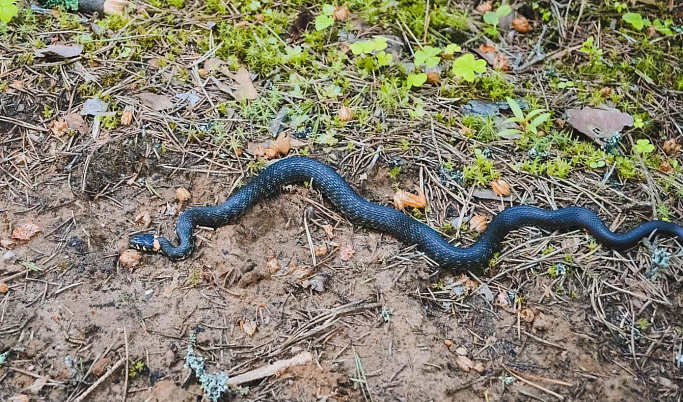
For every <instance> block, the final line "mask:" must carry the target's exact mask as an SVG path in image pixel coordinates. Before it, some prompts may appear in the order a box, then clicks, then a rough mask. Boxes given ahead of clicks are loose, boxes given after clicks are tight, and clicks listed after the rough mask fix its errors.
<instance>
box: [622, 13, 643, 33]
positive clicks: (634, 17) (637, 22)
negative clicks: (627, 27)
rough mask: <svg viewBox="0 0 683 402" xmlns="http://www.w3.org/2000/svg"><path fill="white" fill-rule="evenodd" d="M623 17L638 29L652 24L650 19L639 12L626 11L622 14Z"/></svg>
mask: <svg viewBox="0 0 683 402" xmlns="http://www.w3.org/2000/svg"><path fill="white" fill-rule="evenodd" d="M621 19H623V20H624V21H626V22H628V23H629V24H631V26H632V27H633V28H635V29H636V30H637V31H640V30H641V29H643V27H649V26H650V20H648V19H647V18H643V16H642V15H640V14H639V13H626V14H624V15H622V16H621Z"/></svg>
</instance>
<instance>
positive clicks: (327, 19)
mask: <svg viewBox="0 0 683 402" xmlns="http://www.w3.org/2000/svg"><path fill="white" fill-rule="evenodd" d="M332 24H334V17H331V16H329V15H324V14H321V15H319V16H317V17H315V29H316V31H324V30H326V29H327V28H329V27H331V26H332Z"/></svg>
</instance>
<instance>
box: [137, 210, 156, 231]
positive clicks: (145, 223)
mask: <svg viewBox="0 0 683 402" xmlns="http://www.w3.org/2000/svg"><path fill="white" fill-rule="evenodd" d="M135 222H136V223H140V224H142V227H143V228H145V229H146V228H148V227H149V225H150V224H151V223H152V217H151V216H150V215H149V212H143V213H140V214H138V216H136V217H135Z"/></svg>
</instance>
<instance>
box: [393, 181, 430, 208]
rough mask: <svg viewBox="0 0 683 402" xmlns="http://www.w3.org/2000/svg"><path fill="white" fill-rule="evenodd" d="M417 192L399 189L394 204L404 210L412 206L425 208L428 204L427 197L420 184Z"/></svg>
mask: <svg viewBox="0 0 683 402" xmlns="http://www.w3.org/2000/svg"><path fill="white" fill-rule="evenodd" d="M415 188H416V189H417V194H413V193H409V192H407V191H404V190H398V191H397V192H396V193H395V194H394V206H395V207H396V209H398V210H401V211H403V210H404V209H405V208H406V207H412V208H424V207H426V206H427V197H425V194H424V192H423V191H422V189H421V188H419V187H418V186H415Z"/></svg>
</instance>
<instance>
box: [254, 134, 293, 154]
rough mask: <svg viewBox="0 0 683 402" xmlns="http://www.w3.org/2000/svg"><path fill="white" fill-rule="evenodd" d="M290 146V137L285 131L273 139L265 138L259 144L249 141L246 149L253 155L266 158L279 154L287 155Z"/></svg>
mask: <svg viewBox="0 0 683 402" xmlns="http://www.w3.org/2000/svg"><path fill="white" fill-rule="evenodd" d="M291 148H292V137H290V136H289V135H288V134H286V133H285V132H282V133H280V135H278V137H277V138H276V139H275V140H272V141H271V140H266V141H264V142H263V143H261V144H255V143H249V144H247V150H248V151H249V153H251V154H252V155H254V156H258V157H265V158H267V159H273V158H277V157H278V156H280V155H287V154H288V153H289V151H290V149H291Z"/></svg>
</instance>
